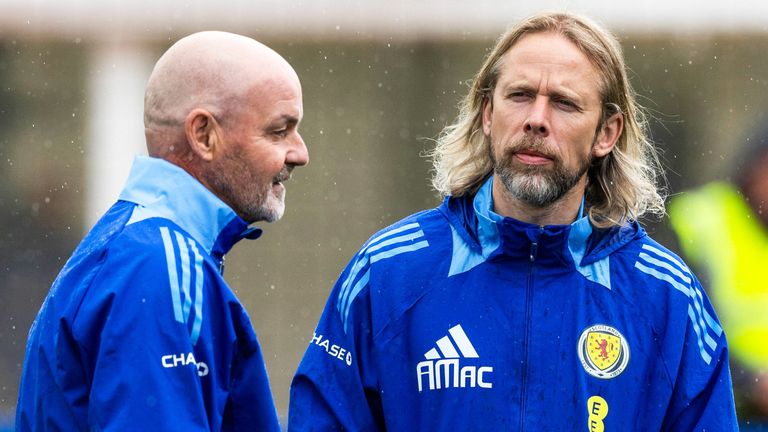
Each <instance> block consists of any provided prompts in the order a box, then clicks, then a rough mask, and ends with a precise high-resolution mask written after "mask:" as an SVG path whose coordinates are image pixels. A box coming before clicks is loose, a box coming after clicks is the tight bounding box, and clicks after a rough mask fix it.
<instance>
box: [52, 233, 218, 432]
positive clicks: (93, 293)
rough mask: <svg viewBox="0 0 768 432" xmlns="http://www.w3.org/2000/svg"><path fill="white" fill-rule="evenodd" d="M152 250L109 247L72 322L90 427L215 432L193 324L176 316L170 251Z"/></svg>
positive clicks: (72, 333) (150, 246) (117, 429)
mask: <svg viewBox="0 0 768 432" xmlns="http://www.w3.org/2000/svg"><path fill="white" fill-rule="evenodd" d="M146 248H147V249H150V250H141V249H140V248H137V247H135V246H134V247H124V246H115V247H112V248H110V251H109V253H108V255H107V257H106V261H105V263H104V265H103V266H102V268H101V270H100V271H99V272H98V273H97V274H96V276H95V277H94V279H93V281H92V283H91V284H90V287H89V288H88V293H87V294H86V296H85V300H84V301H83V303H82V304H81V306H80V307H79V310H78V311H77V313H76V315H75V317H74V319H73V321H72V323H71V339H72V341H73V343H76V344H77V346H78V347H79V348H78V349H79V350H80V352H81V355H80V356H79V357H80V359H81V367H82V369H83V370H85V371H87V372H86V374H87V375H88V381H87V382H89V383H90V388H89V391H88V395H87V397H88V415H87V418H88V429H89V430H103V431H122V430H163V431H197V430H209V420H208V418H207V415H206V407H205V404H204V402H203V397H202V391H201V386H202V383H201V376H199V373H198V365H197V362H196V360H195V358H194V352H193V345H192V342H191V340H190V335H189V332H188V327H187V324H186V323H184V322H178V320H177V319H175V318H176V317H175V308H174V301H173V300H174V299H173V298H172V297H173V296H172V291H171V288H170V282H169V280H170V279H169V267H168V265H167V262H166V256H165V255H164V254H163V252H162V250H161V249H158V250H153V249H152V245H146ZM178 276H179V277H182V275H181V274H179V275H178ZM184 277H187V276H184ZM189 277H192V276H189ZM193 286H194V285H193ZM181 308H182V309H183V308H184V307H183V304H182V305H181ZM65 333H66V332H65Z"/></svg>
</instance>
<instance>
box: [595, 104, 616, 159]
mask: <svg viewBox="0 0 768 432" xmlns="http://www.w3.org/2000/svg"><path fill="white" fill-rule="evenodd" d="M623 131H624V116H623V115H621V113H615V114H613V115H612V116H610V117H608V119H607V120H606V121H605V122H604V123H603V125H602V126H601V127H600V131H599V132H598V133H597V139H595V145H594V146H592V155H593V156H594V157H596V158H601V157H603V156H605V155H607V154H608V153H610V152H611V151H613V147H614V146H615V145H616V142H617V141H618V140H619V137H620V136H621V133H622V132H623Z"/></svg>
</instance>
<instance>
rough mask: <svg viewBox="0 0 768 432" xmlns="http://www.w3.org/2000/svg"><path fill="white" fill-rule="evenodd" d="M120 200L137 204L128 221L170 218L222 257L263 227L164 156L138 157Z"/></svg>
mask: <svg viewBox="0 0 768 432" xmlns="http://www.w3.org/2000/svg"><path fill="white" fill-rule="evenodd" d="M119 199H120V200H123V201H129V202H132V203H135V204H136V208H135V209H134V212H133V215H132V216H131V219H130V220H129V221H128V224H132V223H135V222H139V221H142V220H145V219H149V218H154V217H159V218H164V219H168V220H170V221H172V222H174V223H175V224H176V225H178V226H179V227H180V228H181V229H182V230H184V231H186V232H187V233H188V234H189V235H190V236H192V237H193V238H194V239H195V240H197V241H198V242H199V243H200V244H201V245H202V246H203V247H204V248H205V250H206V252H208V253H209V254H211V255H213V256H215V257H220V256H222V255H224V254H226V253H227V252H229V250H230V249H231V248H232V246H234V245H235V243H237V242H238V241H240V240H241V239H243V238H247V239H255V238H258V237H259V236H260V235H261V232H262V231H261V229H259V228H255V227H249V226H248V224H247V223H246V222H245V221H244V220H243V219H242V218H240V217H239V216H238V215H237V214H236V213H235V212H234V211H233V210H232V209H231V208H230V207H229V206H227V205H226V204H225V203H224V202H223V201H221V200H220V199H219V198H218V197H217V196H216V195H214V194H213V193H212V192H211V191H209V190H208V189H207V188H206V187H205V186H203V185H202V183H200V182H199V181H198V180H197V179H195V178H194V177H192V176H191V175H190V174H189V173H187V172H186V171H185V170H184V169H182V168H180V167H178V166H176V165H174V164H172V163H169V162H166V161H164V160H162V159H158V158H151V157H146V156H136V158H135V159H134V161H133V166H132V167H131V172H130V174H129V176H128V181H127V183H126V185H125V188H124V189H123V191H122V193H121V194H120V198H119Z"/></svg>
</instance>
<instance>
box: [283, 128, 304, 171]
mask: <svg viewBox="0 0 768 432" xmlns="http://www.w3.org/2000/svg"><path fill="white" fill-rule="evenodd" d="M285 163H286V164H289V165H294V166H304V165H306V164H308V163H309V151H308V150H307V146H306V144H304V139H303V138H302V137H301V135H299V134H298V133H296V138H295V139H294V140H293V142H292V143H291V148H290V149H289V150H288V153H287V154H286V155H285Z"/></svg>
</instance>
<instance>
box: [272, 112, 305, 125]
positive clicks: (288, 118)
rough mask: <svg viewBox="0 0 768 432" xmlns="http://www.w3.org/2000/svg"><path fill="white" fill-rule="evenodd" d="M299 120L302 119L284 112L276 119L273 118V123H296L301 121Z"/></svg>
mask: <svg viewBox="0 0 768 432" xmlns="http://www.w3.org/2000/svg"><path fill="white" fill-rule="evenodd" d="M299 120H300V119H299V118H298V117H296V116H294V115H290V114H283V115H280V116H278V117H276V118H275V119H274V120H272V123H281V124H282V123H285V124H287V125H296V124H298V123H299Z"/></svg>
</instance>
